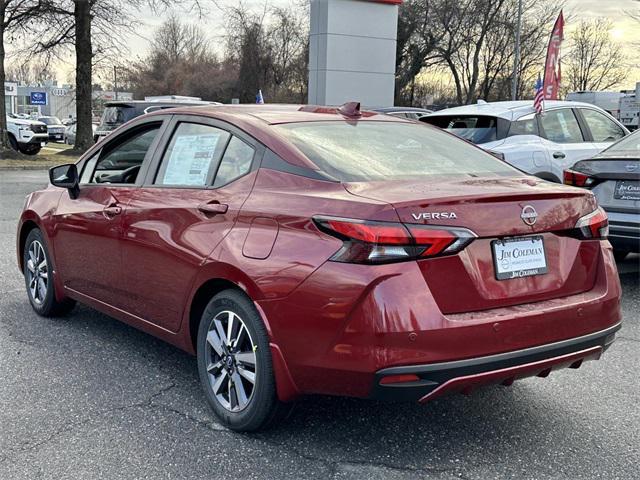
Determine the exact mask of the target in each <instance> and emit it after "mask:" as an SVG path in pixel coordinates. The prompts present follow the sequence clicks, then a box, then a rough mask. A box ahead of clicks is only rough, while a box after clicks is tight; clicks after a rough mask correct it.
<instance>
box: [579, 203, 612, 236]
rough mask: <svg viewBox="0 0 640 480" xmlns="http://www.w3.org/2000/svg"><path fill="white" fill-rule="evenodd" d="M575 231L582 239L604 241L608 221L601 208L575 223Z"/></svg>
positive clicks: (606, 234)
mask: <svg viewBox="0 0 640 480" xmlns="http://www.w3.org/2000/svg"><path fill="white" fill-rule="evenodd" d="M576 230H577V231H579V232H580V236H581V237H582V238H588V239H605V238H607V236H608V235H609V219H608V218H607V214H606V212H605V211H604V210H603V209H602V207H598V209H597V210H595V211H593V212H591V213H590V214H589V215H585V216H584V217H582V218H580V219H579V220H578V221H577V222H576Z"/></svg>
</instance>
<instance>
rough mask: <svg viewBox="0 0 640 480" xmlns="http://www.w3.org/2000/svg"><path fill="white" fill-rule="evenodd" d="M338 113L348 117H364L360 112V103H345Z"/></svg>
mask: <svg viewBox="0 0 640 480" xmlns="http://www.w3.org/2000/svg"><path fill="white" fill-rule="evenodd" d="M338 113H341V114H342V115H345V116H347V117H360V116H362V113H361V112H360V102H347V103H343V104H342V105H340V107H339V108H338Z"/></svg>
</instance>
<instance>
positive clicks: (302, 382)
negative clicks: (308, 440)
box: [18, 106, 621, 400]
mask: <svg viewBox="0 0 640 480" xmlns="http://www.w3.org/2000/svg"><path fill="white" fill-rule="evenodd" d="M330 112H331V109H327V110H326V111H325V112H324V113H313V112H312V111H300V110H299V107H293V106H274V107H267V106H240V107H238V108H232V107H226V106H222V107H212V108H207V109H203V108H197V109H184V108H183V109H179V110H174V111H164V112H158V113H154V114H151V115H150V116H153V117H158V118H159V119H164V118H168V117H170V116H171V115H175V114H180V115H192V116H193V117H194V121H196V122H197V121H198V120H197V118H198V117H200V118H202V117H210V119H213V120H215V121H217V122H219V124H220V125H223V126H224V125H228V126H230V127H233V128H235V129H236V130H235V131H236V132H238V131H239V132H243V134H244V135H246V136H247V137H249V138H251V139H253V140H254V141H255V143H256V145H259V146H260V148H262V149H267V150H271V151H272V152H273V153H275V154H276V155H278V156H280V157H281V158H282V160H283V162H282V164H283V165H284V167H283V168H281V169H278V168H276V167H273V166H268V165H267V166H265V165H261V164H260V158H261V155H256V157H257V158H256V160H255V162H257V163H255V164H254V168H252V170H251V172H250V173H249V174H247V175H244V176H242V177H240V178H239V179H237V180H235V181H233V182H231V183H229V184H228V185H226V186H224V187H222V188H217V189H213V188H201V189H196V188H169V187H156V186H154V185H151V184H147V182H144V181H141V182H140V183H139V184H138V185H126V186H123V185H109V184H96V185H81V186H80V195H79V197H78V198H77V199H71V198H70V196H69V193H68V192H66V191H63V190H61V189H58V188H54V187H49V188H47V189H46V190H43V191H40V192H35V193H33V194H32V195H30V197H29V198H28V199H27V202H26V205H25V209H24V212H23V214H22V216H21V219H20V223H19V227H18V229H19V235H18V239H20V238H24V236H25V235H24V229H27V228H30V227H31V226H32V225H34V224H35V225H37V226H39V227H40V228H41V229H42V230H43V232H44V234H45V238H46V241H47V243H48V246H49V249H50V251H51V252H52V256H53V263H54V268H55V272H54V280H55V282H56V288H57V290H58V293H59V295H60V296H69V297H72V298H75V299H77V300H79V301H81V302H84V303H86V304H88V305H90V306H92V307H94V308H96V309H99V310H101V311H104V312H106V313H108V314H109V315H112V316H114V317H116V318H119V319H120V320H122V321H125V322H127V323H129V324H131V325H133V326H135V327H137V328H140V329H142V330H144V331H146V332H148V333H150V334H153V335H155V336H157V337H159V338H162V339H163V340H166V341H167V342H170V343H172V344H174V345H176V346H178V347H180V348H183V349H185V350H187V351H189V352H193V350H194V347H193V345H194V339H193V338H192V325H191V324H190V319H191V313H192V306H193V300H194V298H195V297H196V295H197V293H198V292H199V290H200V289H201V287H203V285H205V284H208V282H209V283H210V282H211V281H212V280H214V281H216V282H219V281H220V280H222V281H224V282H226V284H227V285H234V286H235V287H236V288H238V289H240V290H242V291H244V292H245V293H246V294H247V295H248V296H249V297H250V298H251V299H252V300H253V302H254V304H255V305H256V307H257V309H258V311H259V312H260V315H261V316H262V318H263V321H264V323H265V326H266V328H267V331H268V333H269V335H270V337H271V338H270V343H271V353H272V357H273V362H274V370H275V374H276V384H277V388H278V395H279V397H280V398H281V399H282V400H290V399H292V398H294V397H295V396H297V395H300V394H307V393H323V394H337V395H351V396H358V397H366V396H368V395H369V393H370V392H371V389H372V386H373V382H374V375H375V374H376V372H377V371H379V370H381V369H384V368H388V367H396V366H410V365H424V364H429V363H437V362H447V361H455V360H461V359H472V358H475V357H482V356H486V355H492V354H498V353H503V352H511V351H515V350H520V349H526V348H529V347H534V346H538V345H545V344H549V343H553V342H557V341H561V340H567V339H572V338H575V337H579V336H584V335H588V334H590V333H593V332H597V331H601V330H603V329H606V328H607V327H611V326H612V325H615V324H617V323H619V322H620V320H621V314H620V305H619V300H620V285H619V281H618V277H617V271H616V266H615V262H614V259H613V254H612V250H611V246H610V245H609V243H608V242H607V241H606V240H597V239H578V238H576V237H575V235H571V234H570V233H571V231H572V229H574V227H575V225H576V222H577V220H578V219H579V218H581V217H583V216H585V215H587V214H589V213H591V212H593V211H594V210H595V208H596V204H595V200H594V198H593V196H592V195H591V194H590V193H589V192H587V191H584V190H579V189H574V188H571V187H565V186H559V185H552V184H550V183H548V182H543V181H540V180H539V179H534V178H531V177H526V176H522V175H519V174H514V176H513V177H510V178H505V177H501V178H475V179H472V180H461V179H458V178H454V177H448V178H442V177H441V178H438V179H437V180H428V179H426V180H424V181H420V182H417V181H413V180H408V181H393V182H367V183H345V184H342V183H339V182H332V181H326V180H322V179H318V178H314V170H317V167H316V166H315V165H314V164H313V162H312V161H311V160H310V159H308V158H306V157H305V156H304V155H303V154H302V153H301V152H300V151H299V150H298V149H297V148H296V147H295V146H294V145H292V144H290V143H289V142H288V141H287V140H286V139H285V138H283V137H282V136H280V135H279V134H278V133H277V131H275V130H274V129H273V127H272V125H273V124H277V123H286V122H290V121H307V122H308V121H318V120H321V121H328V120H331V121H338V122H340V121H349V122H404V120H401V119H394V118H391V117H387V116H383V115H375V114H371V115H369V114H368V115H363V116H362V117H361V118H359V119H358V120H354V119H346V118H345V117H343V116H342V115H340V114H339V113H336V112H334V113H330ZM150 116H149V117H150ZM147 118H148V117H147ZM134 122H135V121H134ZM134 125H135V123H134ZM128 128H131V127H130V126H123V127H122V128H121V129H119V130H118V131H117V132H116V133H114V134H113V136H112V137H110V138H117V136H118V135H119V134H121V133H126V130H127V129H128ZM425 128H429V127H425ZM234 134H236V133H234ZM167 137H168V135H167ZM167 141H168V139H167V138H164V139H163V140H162V142H165V144H162V143H161V144H160V145H159V146H158V147H157V151H158V152H160V153H157V154H155V156H153V155H149V157H153V159H154V161H156V162H157V161H158V159H159V155H161V152H162V151H163V147H164V145H166V142H167ZM454 141H458V140H454ZM98 149H99V146H96V147H94V148H93V149H92V150H91V151H89V152H88V153H87V155H86V156H85V157H83V159H81V160H80V163H82V162H83V161H84V159H86V158H88V157H89V156H90V155H92V154H93V153H95V152H96V151H97V150H98ZM146 161H148V160H146ZM285 167H286V168H285ZM296 169H301V170H296ZM305 172H306V176H304V174H305ZM526 205H531V206H533V207H534V208H535V210H536V211H537V213H538V218H537V222H536V223H535V224H534V225H533V226H529V225H527V224H525V223H524V222H523V221H522V219H521V218H520V215H521V212H522V209H523V207H524V206H526ZM116 207H117V208H116ZM434 212H435V213H438V212H445V213H448V215H445V216H440V217H439V218H433V217H432V216H425V215H422V213H430V214H431V213H434ZM451 213H453V214H454V215H451ZM318 216H323V217H332V218H333V217H338V218H343V219H351V220H354V219H355V220H358V219H359V220H367V221H370V222H373V223H376V224H378V223H380V222H391V223H392V224H393V225H395V226H390V227H389V228H386V227H384V225H383V227H384V228H383V229H382V230H380V231H378V232H377V233H376V232H373V233H372V232H371V231H365V230H362V229H360V230H358V229H356V230H358V231H357V232H355V234H358V235H364V237H366V238H369V237H367V235H369V236H371V235H373V234H374V233H375V235H374V237H375V238H378V239H380V238H383V239H387V240H389V242H391V243H393V239H394V238H395V236H397V234H398V232H399V231H400V232H405V231H406V232H410V231H412V230H416V231H418V230H420V227H416V225H428V226H442V227H445V230H443V231H445V232H446V228H452V227H459V228H464V229H468V230H470V231H471V232H473V233H474V234H475V235H477V237H474V238H473V240H472V241H471V243H469V244H467V245H466V246H465V247H464V248H462V250H461V251H458V252H457V253H451V254H445V255H440V256H435V257H433V258H424V257H422V258H420V259H419V260H410V261H403V262H397V263H384V264H378V265H368V264H354V263H340V262H336V261H332V260H331V259H332V257H333V256H334V255H335V254H336V252H338V251H339V250H340V249H341V248H342V247H343V241H344V239H342V238H341V237H340V234H339V233H340V232H339V231H338V234H337V235H332V234H330V233H327V232H326V231H322V230H320V229H319V228H318V226H317V224H316V223H315V222H314V220H313V218H314V217H318ZM402 224H405V226H404V227H403V226H402ZM398 225H400V227H399V228H398V227H397V226H398ZM334 227H336V228H338V229H339V228H343V227H344V225H342V226H340V225H339V224H338V223H336V224H335V225H334ZM344 228H346V227H344ZM349 228H351V227H349ZM422 230H425V229H424V228H422ZM425 231H427V230H425ZM380 232H382V233H380ZM343 233H344V232H343ZM349 233H350V234H354V232H352V231H350V232H349ZM531 234H536V235H540V236H542V237H543V240H544V246H545V251H546V257H547V265H548V273H546V274H544V275H539V276H533V277H524V278H518V279H513V280H497V279H496V277H495V271H494V265H493V259H492V253H491V242H492V241H494V240H495V239H501V238H505V237H510V236H526V235H531ZM402 236H403V242H405V241H406V238H404V233H403V235H402ZM418 236H419V235H418ZM349 237H350V238H353V236H352V235H349ZM364 237H363V238H364ZM427 237H428V235H427V236H426V237H424V238H423V237H420V238H419V239H418V240H415V242H416V245H420V244H421V243H422V242H427V241H428V238H427ZM407 238H409V241H410V242H413V241H414V240H413V238H414V237H410V236H409V237H407ZM416 238H417V237H416ZM445 240H446V242H450V239H449V238H446V239H445ZM442 241H443V242H444V240H442ZM443 245H444V243H443ZM443 245H439V246H438V247H437V248H435V247H434V249H433V250H430V251H433V252H436V251H437V252H440V251H441V250H442V248H444V247H443ZM444 246H446V245H444ZM22 248H23V246H22V245H21V243H20V242H18V251H19V252H20V251H21V249H22ZM19 262H21V258H20V256H19ZM591 356H592V355H591V354H590V352H586V353H585V352H581V353H580V352H578V353H575V355H573V354H572V356H571V359H570V360H573V361H575V360H576V359H587V358H590V357H591ZM565 360H567V359H549V360H548V361H545V362H542V363H541V364H539V365H535V366H531V365H522V366H518V367H517V368H515V369H514V370H513V371H510V372H489V373H487V374H486V375H485V376H484V377H482V378H470V379H461V380H455V379H452V380H451V382H450V383H446V384H443V385H441V387H440V390H437V391H438V392H444V391H449V390H455V389H459V388H466V387H467V386H475V384H476V383H484V382H485V381H493V380H499V381H503V380H504V381H507V380H509V379H510V378H512V377H514V378H517V377H519V376H520V375H522V374H529V373H531V372H534V371H535V372H534V373H533V374H538V373H541V372H542V371H546V370H548V369H549V368H555V367H557V366H564V365H565V363H567V362H565ZM567 361H568V360H567ZM572 363H574V362H572ZM520 367H521V368H520ZM505 375H507V376H506V377H505ZM503 377H505V378H503ZM507 377H508V378H507ZM438 394H439V393H438ZM433 395H435V393H434V394H433Z"/></svg>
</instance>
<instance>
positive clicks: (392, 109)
mask: <svg viewBox="0 0 640 480" xmlns="http://www.w3.org/2000/svg"><path fill="white" fill-rule="evenodd" d="M372 110H373V111H375V112H380V113H393V112H418V113H430V112H433V110H429V109H428V108H420V107H380V108H372Z"/></svg>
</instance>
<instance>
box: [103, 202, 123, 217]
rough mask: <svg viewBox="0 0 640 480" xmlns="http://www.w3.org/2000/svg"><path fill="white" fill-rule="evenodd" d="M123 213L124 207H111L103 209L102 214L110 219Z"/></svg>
mask: <svg viewBox="0 0 640 480" xmlns="http://www.w3.org/2000/svg"><path fill="white" fill-rule="evenodd" d="M121 213H122V207H120V206H118V205H110V206H108V207H104V208H103V209H102V214H103V215H104V216H105V217H107V218H109V219H111V218H113V217H115V216H116V215H120V214H121Z"/></svg>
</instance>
